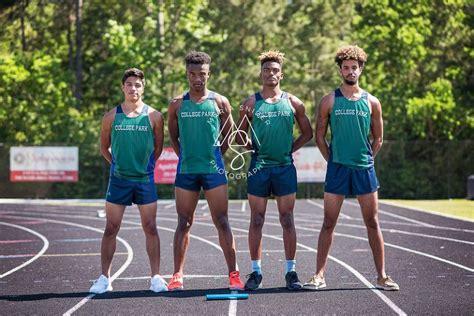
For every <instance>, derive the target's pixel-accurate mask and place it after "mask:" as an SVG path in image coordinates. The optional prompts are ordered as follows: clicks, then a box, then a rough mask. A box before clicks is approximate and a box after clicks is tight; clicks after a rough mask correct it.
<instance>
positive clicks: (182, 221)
mask: <svg viewBox="0 0 474 316" xmlns="http://www.w3.org/2000/svg"><path fill="white" fill-rule="evenodd" d="M193 220H194V218H193V217H192V216H183V215H178V229H179V230H181V231H188V230H190V229H191V226H192V225H193Z"/></svg>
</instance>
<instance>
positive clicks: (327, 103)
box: [315, 92, 334, 161]
mask: <svg viewBox="0 0 474 316" xmlns="http://www.w3.org/2000/svg"><path fill="white" fill-rule="evenodd" d="M333 104H334V92H331V93H330V94H327V95H325V96H324V97H322V99H321V101H319V106H318V111H317V114H316V132H315V138H316V144H317V145H318V148H319V150H320V151H321V154H322V155H323V157H324V159H326V161H328V160H329V144H328V142H327V141H326V134H327V132H328V126H329V116H330V114H331V111H332V106H333Z"/></svg>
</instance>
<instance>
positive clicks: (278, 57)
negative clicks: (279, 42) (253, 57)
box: [258, 50, 285, 66]
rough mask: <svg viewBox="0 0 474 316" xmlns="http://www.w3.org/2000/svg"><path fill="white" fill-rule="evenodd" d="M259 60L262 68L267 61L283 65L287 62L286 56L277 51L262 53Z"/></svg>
mask: <svg viewBox="0 0 474 316" xmlns="http://www.w3.org/2000/svg"><path fill="white" fill-rule="evenodd" d="M258 59H259V60H260V65H261V66H262V65H263V64H264V63H266V62H267V61H272V62H276V63H278V64H280V65H283V61H284V60H285V54H284V53H282V52H280V51H277V50H269V51H266V52H263V53H261V54H260V55H259V56H258Z"/></svg>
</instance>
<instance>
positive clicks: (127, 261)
mask: <svg viewBox="0 0 474 316" xmlns="http://www.w3.org/2000/svg"><path fill="white" fill-rule="evenodd" d="M12 217H16V218H18V217H20V218H36V217H26V216H12ZM42 219H43V220H44V221H46V222H51V223H56V224H62V225H69V226H76V227H80V228H84V229H88V230H92V231H95V232H98V233H101V234H102V233H103V232H104V231H103V230H101V229H98V228H95V227H92V226H87V225H82V224H77V223H72V222H66V221H59V220H53V219H44V218H42ZM117 240H118V241H119V242H121V243H122V244H123V245H124V246H125V248H126V249H127V253H128V256H127V260H126V261H125V263H124V264H123V265H122V266H121V267H120V268H119V269H118V270H117V272H115V273H114V275H112V276H111V277H110V280H111V281H113V280H115V279H116V278H117V277H118V276H119V275H120V274H122V272H123V271H125V269H126V268H127V267H128V266H129V265H130V263H131V262H132V259H133V249H132V247H130V245H129V244H128V243H127V242H126V241H125V240H123V239H122V238H120V237H117ZM94 296H95V294H90V295H88V296H87V297H85V298H84V299H82V300H81V301H80V302H79V303H77V304H76V305H74V306H73V307H71V308H70V309H69V310H68V311H66V312H65V313H64V314H63V315H71V314H72V313H74V312H75V311H77V310H78V309H79V308H81V306H83V305H84V304H85V303H87V302H88V301H89V300H90V299H91V298H92V297H94Z"/></svg>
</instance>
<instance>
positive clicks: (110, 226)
mask: <svg viewBox="0 0 474 316" xmlns="http://www.w3.org/2000/svg"><path fill="white" fill-rule="evenodd" d="M119 230H120V223H113V222H108V223H107V224H106V225H105V230H104V236H105V237H113V236H116V235H117V234H118V232H119Z"/></svg>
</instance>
